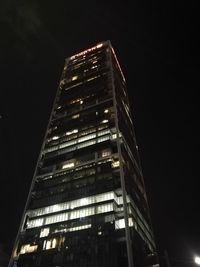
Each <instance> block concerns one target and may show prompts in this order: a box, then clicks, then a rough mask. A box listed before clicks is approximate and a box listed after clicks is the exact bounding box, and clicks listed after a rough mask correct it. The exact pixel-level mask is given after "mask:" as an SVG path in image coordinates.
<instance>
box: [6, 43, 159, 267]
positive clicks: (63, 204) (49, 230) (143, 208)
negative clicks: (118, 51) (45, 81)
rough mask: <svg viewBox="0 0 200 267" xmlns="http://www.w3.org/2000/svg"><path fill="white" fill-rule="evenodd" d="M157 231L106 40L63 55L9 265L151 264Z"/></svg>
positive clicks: (120, 78) (120, 81)
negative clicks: (57, 82) (50, 111)
mask: <svg viewBox="0 0 200 267" xmlns="http://www.w3.org/2000/svg"><path fill="white" fill-rule="evenodd" d="M153 255H156V252H155V243H154V237H153V233H152V228H151V223H150V217H149V209H148V203H147V198H146V193H145V187H144V181H143V175H142V170H141V166H140V161H139V155H138V149H137V144H136V138H135V133H134V127H133V122H132V119H131V112H130V107H129V101H128V96H127V89H126V82H125V79H124V76H123V73H122V70H121V68H120V65H119V62H118V60H117V57H116V55H115V52H114V50H113V48H112V46H111V43H110V42H109V41H106V42H102V43H99V44H97V45H96V46H94V47H92V48H89V49H87V50H85V51H83V52H80V53H78V54H76V55H73V56H71V57H69V58H67V59H66V61H65V65H64V70H63V73H62V75H61V80H60V84H59V87H58V90H57V93H56V97H55V101H54V104H53V109H52V113H51V116H50V120H49V124H48V127H47V131H46V134H45V138H44V142H43V145H42V149H41V152H40V155H39V159H38V163H37V166H36V170H35V174H34V177H33V181H32V184H31V188H30V192H29V195H28V200H27V203H26V206H25V210H24V214H23V216H22V221H21V224H20V228H19V232H18V235H17V238H16V242H15V245H14V249H13V254H12V256H11V260H10V264H9V266H10V267H11V266H18V267H33V266H34V267H36V266H38V267H133V266H134V267H144V266H145V267H146V266H158V265H153V264H155V262H153V260H154V256H153Z"/></svg>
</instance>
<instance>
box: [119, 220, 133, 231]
mask: <svg viewBox="0 0 200 267" xmlns="http://www.w3.org/2000/svg"><path fill="white" fill-rule="evenodd" d="M128 225H129V226H133V219H132V218H129V220H128ZM122 228H125V220H124V219H119V220H116V221H115V229H122Z"/></svg>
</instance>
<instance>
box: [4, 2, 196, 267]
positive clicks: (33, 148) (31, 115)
mask: <svg viewBox="0 0 200 267" xmlns="http://www.w3.org/2000/svg"><path fill="white" fill-rule="evenodd" d="M118 2H120V3H117V1H113V0H110V1H109V0H107V1H76V0H74V1H64V0H60V1H46V0H43V1H39V0H35V1H33V0H31V1H14V0H4V1H1V4H0V22H1V23H0V34H1V35H0V37H1V38H0V74H1V75H0V76H1V83H0V157H1V158H0V179H1V186H0V207H1V208H0V211H1V215H0V218H1V219H0V225H1V226H0V244H1V245H2V246H3V247H4V251H5V252H6V253H7V254H8V255H10V253H11V248H12V245H13V242H14V239H15V237H16V233H17V229H18V226H19V222H20V219H21V216H22V212H23V208H24V205H25V202H26V198H27V195H28V190H29V186H30V183H31V179H32V176H33V173H34V168H35V165H36V161H37V157H38V155H39V151H40V148H41V145H42V140H43V137H44V133H45V130H46V127H47V122H48V119H49V115H50V111H51V108H52V103H53V100H54V96H55V93H56V90H57V86H58V82H59V79H60V75H61V71H62V69H63V65H64V59H65V58H66V57H69V56H71V55H73V54H75V53H77V52H80V51H82V50H84V49H87V48H89V47H91V46H93V45H95V44H96V43H98V42H100V41H105V40H110V41H111V43H112V45H113V47H114V49H115V51H116V54H117V57H118V59H119V62H120V65H121V67H122V70H123V72H124V76H125V77H126V81H127V88H128V92H129V97H130V104H131V110H132V113H133V122H134V126H135V132H136V138H137V143H138V146H139V153H140V158H141V163H142V169H143V174H144V179H145V184H146V191H147V196H148V200H149V206H150V213H151V217H152V223H153V228H154V234H155V239H156V243H157V247H158V250H159V252H160V255H161V257H162V256H163V253H164V250H167V252H168V255H169V259H170V263H171V266H172V267H173V266H194V265H193V264H192V263H190V261H191V259H192V257H193V255H194V254H195V253H198V252H199V253H200V213H199V203H200V194H199V183H198V176H199V143H200V142H199V129H198V128H199V114H198V113H199V105H198V104H199V98H198V96H197V95H198V92H197V90H198V89H199V77H198V76H199V75H198V74H199V66H198V64H199V58H198V56H199V51H198V50H199V43H198V35H199V30H198V23H199V14H198V9H197V7H196V6H195V2H192V1H191V2H187V3H184V2H181V3H178V2H176V1H172V2H171V3H170V2H169V1H168V2H165V3H162V2H163V1H158V0H157V1H154V2H152V1H130V0H128V1H118ZM0 247H1V246H0Z"/></svg>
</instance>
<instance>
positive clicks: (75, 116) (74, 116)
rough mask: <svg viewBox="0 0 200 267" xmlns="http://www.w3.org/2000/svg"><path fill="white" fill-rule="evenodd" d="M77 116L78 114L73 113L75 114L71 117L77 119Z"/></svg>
mask: <svg viewBox="0 0 200 267" xmlns="http://www.w3.org/2000/svg"><path fill="white" fill-rule="evenodd" d="M79 117H80V114H75V115H73V116H72V119H77V118H79Z"/></svg>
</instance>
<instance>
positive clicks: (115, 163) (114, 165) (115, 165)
mask: <svg viewBox="0 0 200 267" xmlns="http://www.w3.org/2000/svg"><path fill="white" fill-rule="evenodd" d="M112 167H113V168H117V167H119V160H118V161H114V162H112Z"/></svg>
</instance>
